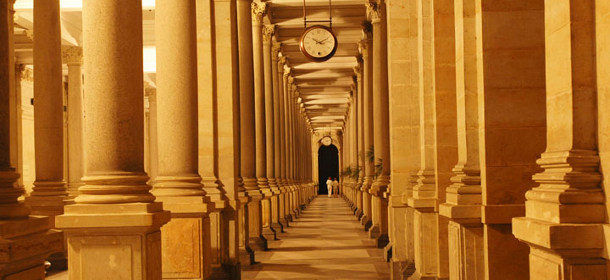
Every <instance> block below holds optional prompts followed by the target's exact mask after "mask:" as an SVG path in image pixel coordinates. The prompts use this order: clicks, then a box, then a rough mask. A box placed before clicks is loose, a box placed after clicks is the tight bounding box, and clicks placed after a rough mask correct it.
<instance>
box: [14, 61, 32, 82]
mask: <svg viewBox="0 0 610 280" xmlns="http://www.w3.org/2000/svg"><path fill="white" fill-rule="evenodd" d="M15 74H17V75H19V77H20V80H22V81H26V82H28V83H34V71H33V70H32V69H30V68H27V67H25V65H24V64H17V65H15Z"/></svg>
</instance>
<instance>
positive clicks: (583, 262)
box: [512, 217, 607, 280]
mask: <svg viewBox="0 0 610 280" xmlns="http://www.w3.org/2000/svg"><path fill="white" fill-rule="evenodd" d="M603 227H605V225H603V226H602V225H601V224H556V223H550V222H545V221H540V220H536V219H531V218H528V217H520V218H513V223H512V233H513V234H514V236H515V237H516V238H517V239H519V240H520V241H522V242H525V243H527V244H528V245H529V247H530V254H529V269H530V274H529V275H530V278H531V279H543V278H544V279H553V280H564V279H565V280H584V279H587V280H588V279H595V280H597V279H606V277H607V274H606V270H607V264H606V260H605V259H603V258H601V257H600V256H601V255H602V251H603V250H604V249H603V248H604V237H603V233H604V232H605V230H604V229H603ZM583 236H586V237H587V238H582V237H583Z"/></svg>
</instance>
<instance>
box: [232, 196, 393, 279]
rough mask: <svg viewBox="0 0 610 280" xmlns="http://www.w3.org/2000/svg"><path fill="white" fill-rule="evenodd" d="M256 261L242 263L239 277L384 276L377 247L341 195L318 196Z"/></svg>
mask: <svg viewBox="0 0 610 280" xmlns="http://www.w3.org/2000/svg"><path fill="white" fill-rule="evenodd" d="M285 231H286V233H282V234H280V235H279V238H280V239H281V240H279V241H273V242H270V243H269V248H270V250H269V251H266V252H256V259H257V261H259V262H260V263H259V264H255V265H252V266H248V267H242V270H243V271H242V279H389V278H390V268H389V266H388V264H387V263H386V262H385V261H384V260H383V250H381V249H377V248H375V246H374V244H373V241H372V240H371V239H369V238H368V236H367V234H366V232H365V231H364V230H363V227H362V226H361V225H360V223H359V222H358V221H357V219H356V218H355V216H354V215H353V213H352V212H351V210H350V208H349V206H348V205H347V203H346V202H345V201H344V200H343V199H342V198H328V197H326V196H318V197H317V198H316V199H315V200H314V201H313V202H312V203H311V204H310V205H309V206H308V207H307V209H305V210H304V211H303V213H302V214H301V216H300V217H299V218H298V219H297V220H296V221H295V222H293V223H290V227H289V228H286V229H285Z"/></svg>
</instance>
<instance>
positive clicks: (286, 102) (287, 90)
mask: <svg viewBox="0 0 610 280" xmlns="http://www.w3.org/2000/svg"><path fill="white" fill-rule="evenodd" d="M285 67H286V66H285ZM286 69H290V68H286ZM284 73H285V75H286V80H285V81H286V82H285V83H284V93H283V100H282V107H283V110H282V115H283V116H284V117H283V127H284V130H283V133H282V137H283V138H284V151H285V152H284V154H283V156H284V159H283V162H282V165H283V166H284V169H285V170H284V182H285V186H286V194H285V200H284V218H285V219H286V220H287V221H292V215H291V214H290V212H291V211H290V210H291V209H290V199H291V194H292V181H291V178H290V137H289V135H290V119H289V114H290V108H289V106H290V94H291V90H292V81H293V78H292V77H290V71H284Z"/></svg>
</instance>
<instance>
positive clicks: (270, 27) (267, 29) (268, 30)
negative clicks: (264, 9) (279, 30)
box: [263, 24, 279, 57]
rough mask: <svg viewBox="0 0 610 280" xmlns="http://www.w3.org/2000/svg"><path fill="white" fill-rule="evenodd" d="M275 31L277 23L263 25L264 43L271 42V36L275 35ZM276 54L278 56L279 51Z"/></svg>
mask: <svg viewBox="0 0 610 280" xmlns="http://www.w3.org/2000/svg"><path fill="white" fill-rule="evenodd" d="M274 33H275V24H265V25H264V26H263V43H265V44H271V38H272V37H273V34H274ZM274 43H275V42H274ZM278 44H279V43H278ZM273 46H274V47H275V44H273ZM278 51H279V50H278ZM275 54H276V57H277V52H276V53H275Z"/></svg>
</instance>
